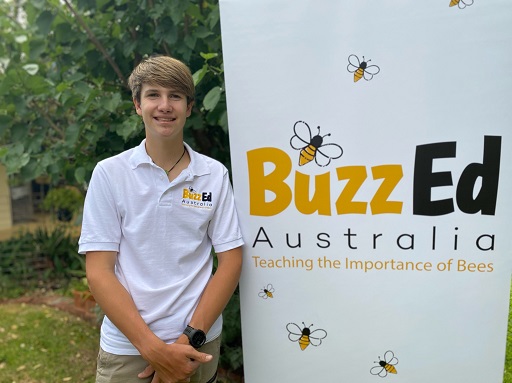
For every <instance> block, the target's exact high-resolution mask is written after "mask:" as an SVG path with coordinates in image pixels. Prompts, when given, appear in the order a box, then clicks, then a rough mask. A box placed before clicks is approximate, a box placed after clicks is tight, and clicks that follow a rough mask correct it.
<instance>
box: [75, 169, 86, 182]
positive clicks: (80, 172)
mask: <svg viewBox="0 0 512 383" xmlns="http://www.w3.org/2000/svg"><path fill="white" fill-rule="evenodd" d="M75 179H76V180H77V182H78V183H79V184H83V183H84V182H85V168H84V167H82V166H80V167H79V168H76V169H75Z"/></svg>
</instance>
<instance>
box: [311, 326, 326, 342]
mask: <svg viewBox="0 0 512 383" xmlns="http://www.w3.org/2000/svg"><path fill="white" fill-rule="evenodd" d="M326 336H327V331H325V330H322V329H318V330H315V331H313V332H311V334H309V342H310V343H311V344H312V345H313V346H320V345H321V344H322V339H324V338H325V337H326Z"/></svg>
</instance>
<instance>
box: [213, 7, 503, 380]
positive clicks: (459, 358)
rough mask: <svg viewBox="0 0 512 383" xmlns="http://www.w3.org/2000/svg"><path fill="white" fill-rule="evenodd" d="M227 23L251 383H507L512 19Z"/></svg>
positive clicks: (254, 17) (389, 14) (262, 11)
mask: <svg viewBox="0 0 512 383" xmlns="http://www.w3.org/2000/svg"><path fill="white" fill-rule="evenodd" d="M220 7H221V25H222V40H223V52H224V53H223V54H224V66H225V76H226V91H227V102H228V119H229V128H230V142H231V153H232V169H233V183H234V189H235V197H236V202H237V208H238V211H239V214H240V218H241V223H242V230H243V233H244V238H245V241H246V246H245V253H244V266H243V273H242V280H241V284H240V289H241V310H242V336H243V351H244V370H245V379H246V382H248V383H264V382H265V383H268V382H270V383H274V382H275V383H277V382H297V383H300V382H304V383H306V382H308V383H309V382H357V383H366V382H368V383H371V382H382V381H385V382H387V381H390V382H407V383H411V382H414V383H432V382H439V383H457V382H464V383H484V382H485V383H501V382H502V377H503V366H504V356H505V344H506V332H507V331H506V330H507V317H508V302H509V292H510V276H511V255H512V254H511V249H512V247H511V244H512V243H511V237H512V235H511V233H510V217H511V216H512V204H511V202H512V201H511V196H512V180H511V178H512V104H511V100H512V2H511V1H509V0H460V1H457V0H452V1H451V3H450V0H433V1H412V0H408V1H407V0H382V1H361V0H345V1H332V0H293V1H292V0H279V1H275V0H273V1H269V0H245V1H236V0H221V1H220ZM383 379H384V380H383Z"/></svg>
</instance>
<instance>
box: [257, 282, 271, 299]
mask: <svg viewBox="0 0 512 383" xmlns="http://www.w3.org/2000/svg"><path fill="white" fill-rule="evenodd" d="M273 292H274V287H273V286H272V285H271V284H270V283H269V284H268V285H267V287H264V288H263V289H262V290H261V291H260V292H259V293H258V296H259V297H260V298H263V299H267V298H274V294H272V293H273Z"/></svg>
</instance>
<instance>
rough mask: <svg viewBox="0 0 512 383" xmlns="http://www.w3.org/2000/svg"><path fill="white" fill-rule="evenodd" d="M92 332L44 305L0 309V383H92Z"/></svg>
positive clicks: (95, 343)
mask: <svg viewBox="0 0 512 383" xmlns="http://www.w3.org/2000/svg"><path fill="white" fill-rule="evenodd" d="M97 353H98V329H97V328H96V327H94V326H93V325H91V324H89V323H87V322H85V321H83V320H81V319H80V318H77V317H75V316H73V315H71V314H68V313H65V312H62V311H58V310H56V309H53V308H50V307H47V306H37V305H26V304H4V305H1V306H0V381H1V382H5V383H21V382H23V383H36V382H37V383H57V382H82V383H89V382H90V383H93V382H94V377H95V370H96V356H97Z"/></svg>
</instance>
